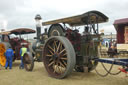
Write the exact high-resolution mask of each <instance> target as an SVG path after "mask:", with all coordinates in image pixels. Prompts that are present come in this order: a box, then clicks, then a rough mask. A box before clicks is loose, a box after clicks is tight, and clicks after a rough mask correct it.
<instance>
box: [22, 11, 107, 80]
mask: <svg viewBox="0 0 128 85" xmlns="http://www.w3.org/2000/svg"><path fill="white" fill-rule="evenodd" d="M107 21H108V17H107V16H105V15H104V14H102V13H101V12H98V11H89V12H87V13H84V14H82V15H77V16H73V17H68V18H63V19H58V20H53V21H48V22H43V23H42V25H43V26H46V25H50V27H49V30H48V32H47V29H45V33H43V34H41V37H40V41H41V42H39V43H40V45H38V46H37V47H36V50H37V49H38V50H40V49H41V48H42V50H40V51H41V52H39V51H38V52H35V53H36V54H37V55H36V56H38V58H40V57H41V58H43V62H44V66H45V68H46V70H47V72H48V74H49V75H50V76H51V77H54V78H64V77H66V76H67V75H69V74H70V73H71V72H72V70H73V69H75V70H76V71H78V72H84V71H88V72H90V71H92V70H93V69H94V68H95V67H96V66H97V64H98V61H93V59H94V58H98V45H99V43H100V35H99V33H98V23H103V22H107ZM78 26H81V28H83V29H84V32H83V33H82V34H80V33H79V30H78V29H79V28H78ZM39 56H40V57H39ZM24 61H27V60H24ZM24 64H27V63H24Z"/></svg>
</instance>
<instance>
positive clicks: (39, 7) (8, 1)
mask: <svg viewBox="0 0 128 85" xmlns="http://www.w3.org/2000/svg"><path fill="white" fill-rule="evenodd" d="M127 5H128V0H0V29H1V28H5V29H6V30H10V29H16V28H21V27H28V28H32V29H35V20H34V18H35V15H36V14H40V15H41V17H42V21H48V20H54V19H59V18H64V17H70V16H74V15H78V14H82V13H85V12H88V11H91V10H98V11H100V12H102V13H104V14H105V15H106V16H108V17H109V21H108V22H106V23H104V24H101V25H100V30H101V29H104V32H105V33H108V34H109V33H111V32H112V33H113V34H115V33H116V31H115V29H114V26H113V23H114V21H115V20H117V19H122V18H128V11H127V10H128V6H127ZM42 30H43V27H42Z"/></svg>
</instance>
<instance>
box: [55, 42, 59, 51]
mask: <svg viewBox="0 0 128 85" xmlns="http://www.w3.org/2000/svg"><path fill="white" fill-rule="evenodd" d="M59 48H60V42H59V45H58V47H57V51H56V52H58V50H59Z"/></svg>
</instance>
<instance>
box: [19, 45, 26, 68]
mask: <svg viewBox="0 0 128 85" xmlns="http://www.w3.org/2000/svg"><path fill="white" fill-rule="evenodd" d="M26 52H27V48H26V47H25V45H24V44H23V45H22V48H21V49H20V55H21V64H20V69H24V64H23V56H24V54H25V53H26Z"/></svg>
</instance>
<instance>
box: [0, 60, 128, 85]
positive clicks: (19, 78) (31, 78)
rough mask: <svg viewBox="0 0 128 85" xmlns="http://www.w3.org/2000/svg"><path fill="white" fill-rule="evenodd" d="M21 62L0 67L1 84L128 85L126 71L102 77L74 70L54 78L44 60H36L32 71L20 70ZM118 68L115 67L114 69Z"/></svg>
mask: <svg viewBox="0 0 128 85" xmlns="http://www.w3.org/2000/svg"><path fill="white" fill-rule="evenodd" d="M19 64H20V62H19V61H16V62H14V63H13V69H12V70H9V69H8V70H5V69H4V68H3V67H0V68H1V70H0V85H128V77H125V74H124V73H121V74H119V75H116V76H111V75H109V76H107V77H100V76H98V75H97V74H96V72H95V71H93V72H91V73H80V72H72V74H71V75H70V76H68V77H67V78H65V79H54V78H51V77H49V76H48V74H47V72H46V71H45V68H44V67H43V63H42V62H41V63H38V62H36V63H35V67H34V70H33V71H32V72H26V71H25V70H20V69H19ZM107 67H109V65H107ZM117 69H118V68H117V67H115V68H114V71H117ZM97 70H98V71H99V72H100V73H103V72H104V71H103V69H102V67H101V65H100V64H99V65H98V66H97Z"/></svg>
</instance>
